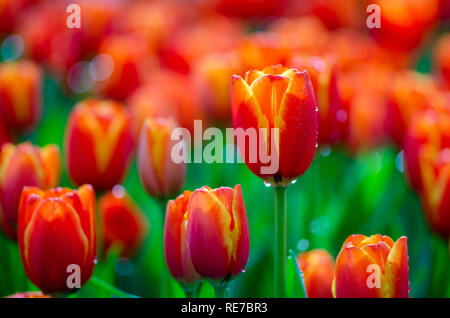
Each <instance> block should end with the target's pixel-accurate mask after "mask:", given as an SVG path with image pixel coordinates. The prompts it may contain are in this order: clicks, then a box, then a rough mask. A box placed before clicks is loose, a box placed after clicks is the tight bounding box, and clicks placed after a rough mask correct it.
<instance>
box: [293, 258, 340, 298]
mask: <svg viewBox="0 0 450 318" xmlns="http://www.w3.org/2000/svg"><path fill="white" fill-rule="evenodd" d="M297 262H298V266H299V267H300V269H301V270H302V272H303V279H304V283H305V288H306V293H307V295H308V298H332V297H333V295H332V293H331V285H332V283H333V278H334V259H333V257H332V256H331V255H330V253H328V252H327V251H326V250H322V249H316V250H312V251H309V252H303V253H300V254H298V256H297Z"/></svg>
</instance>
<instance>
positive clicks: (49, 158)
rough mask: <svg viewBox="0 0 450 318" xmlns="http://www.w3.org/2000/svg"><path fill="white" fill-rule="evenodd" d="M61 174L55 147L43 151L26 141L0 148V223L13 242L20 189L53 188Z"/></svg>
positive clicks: (59, 161) (45, 148)
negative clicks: (28, 187)
mask: <svg viewBox="0 0 450 318" xmlns="http://www.w3.org/2000/svg"><path fill="white" fill-rule="evenodd" d="M60 174H61V159H60V153H59V148H58V147H57V146H56V145H48V146H46V147H44V148H39V147H37V146H33V145H31V144H30V143H28V142H27V143H23V144H19V145H17V146H15V145H12V144H5V145H3V147H2V148H1V154H0V224H1V225H2V228H3V231H4V232H5V234H7V235H8V236H9V237H10V238H12V239H16V235H17V234H16V233H17V219H18V212H19V202H20V195H21V193H22V189H23V187H25V186H36V187H40V188H42V189H49V188H52V187H56V186H57V185H58V183H59V179H60Z"/></svg>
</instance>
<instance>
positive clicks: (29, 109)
mask: <svg viewBox="0 0 450 318" xmlns="http://www.w3.org/2000/svg"><path fill="white" fill-rule="evenodd" d="M41 89H42V73H41V69H40V67H39V66H38V65H37V64H34V63H33V62H30V61H21V62H9V63H3V64H0V117H1V120H2V121H3V123H4V124H5V125H6V126H7V127H9V128H10V129H12V130H15V131H19V132H24V131H26V130H29V129H32V128H33V127H34V126H35V125H36V124H37V123H38V122H39V120H40V119H41V108H42V105H41V103H42V101H41Z"/></svg>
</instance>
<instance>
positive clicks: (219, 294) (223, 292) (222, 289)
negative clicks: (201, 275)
mask: <svg viewBox="0 0 450 318" xmlns="http://www.w3.org/2000/svg"><path fill="white" fill-rule="evenodd" d="M214 294H215V296H216V298H227V296H228V284H221V285H218V286H216V287H214Z"/></svg>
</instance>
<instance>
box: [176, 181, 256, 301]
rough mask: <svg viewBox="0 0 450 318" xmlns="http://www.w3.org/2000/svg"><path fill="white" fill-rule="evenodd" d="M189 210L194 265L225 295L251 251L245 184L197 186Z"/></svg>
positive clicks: (190, 248)
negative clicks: (232, 186)
mask: <svg viewBox="0 0 450 318" xmlns="http://www.w3.org/2000/svg"><path fill="white" fill-rule="evenodd" d="M187 211H188V212H187V216H186V217H185V218H187V245H188V248H189V255H190V256H191V260H192V264H193V266H194V269H195V271H196V272H197V273H199V274H200V275H201V276H202V277H204V278H206V279H209V280H210V281H211V282H212V283H213V286H214V287H215V288H216V295H220V296H223V294H221V293H222V292H224V289H225V290H226V285H227V284H228V282H229V280H230V279H232V278H234V277H235V276H236V275H238V274H239V273H241V272H243V271H244V269H245V265H246V264H247V260H248V255H249V248H250V244H249V232H248V224H247V214H246V212H245V205H244V199H243V197H242V190H241V186H240V185H236V186H235V187H234V188H233V189H231V188H228V187H221V188H217V189H211V188H209V187H206V186H205V187H202V188H200V189H197V190H195V191H194V192H193V193H192V195H191V198H190V200H189V204H188V207H187Z"/></svg>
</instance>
